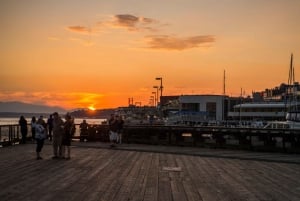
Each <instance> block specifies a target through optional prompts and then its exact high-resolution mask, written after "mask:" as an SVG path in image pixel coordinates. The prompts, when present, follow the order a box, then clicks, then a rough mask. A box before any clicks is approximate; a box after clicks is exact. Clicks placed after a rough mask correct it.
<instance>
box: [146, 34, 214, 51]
mask: <svg viewBox="0 0 300 201" xmlns="http://www.w3.org/2000/svg"><path fill="white" fill-rule="evenodd" d="M145 38H146V43H147V44H148V46H147V48H150V49H165V50H186V49H191V48H198V47H201V46H202V45H204V44H209V43H213V42H215V37H214V36H212V35H203V36H192V37H182V38H179V37H175V36H168V35H156V36H146V37H145Z"/></svg>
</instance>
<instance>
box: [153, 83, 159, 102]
mask: <svg viewBox="0 0 300 201" xmlns="http://www.w3.org/2000/svg"><path fill="white" fill-rule="evenodd" d="M153 88H154V89H156V94H157V98H156V100H157V105H158V90H159V86H153Z"/></svg>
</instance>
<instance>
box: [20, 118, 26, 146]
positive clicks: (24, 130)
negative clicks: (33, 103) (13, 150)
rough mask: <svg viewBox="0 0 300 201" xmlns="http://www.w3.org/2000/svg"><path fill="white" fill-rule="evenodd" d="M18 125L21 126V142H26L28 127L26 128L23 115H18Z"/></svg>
mask: <svg viewBox="0 0 300 201" xmlns="http://www.w3.org/2000/svg"><path fill="white" fill-rule="evenodd" d="M19 125H20V127H21V134H22V140H21V143H22V144H25V143H26V138H27V132H28V129H27V120H26V119H25V118H24V116H21V117H20V120H19Z"/></svg>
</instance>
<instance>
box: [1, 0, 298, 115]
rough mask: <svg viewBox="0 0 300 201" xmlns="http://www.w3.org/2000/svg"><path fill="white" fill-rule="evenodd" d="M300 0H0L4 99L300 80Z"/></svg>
mask: <svg viewBox="0 0 300 201" xmlns="http://www.w3.org/2000/svg"><path fill="white" fill-rule="evenodd" d="M299 8H300V1H298V0H289V1H286V0H273V1H268V0H253V1H248V0H221V1H214V0H165V1H160V0H152V1H137V0H129V1H122V0H112V1H98V0H87V1H81V0H60V1H57V0H44V1H40V0H26V1H19V0H3V1H0V11H1V12H0V25H1V33H0V36H1V46H0V53H1V54H0V65H1V73H0V101H23V102H27V103H38V104H45V105H51V106H54V105H55V106H61V107H64V108H66V109H72V108H87V107H89V106H93V107H95V108H110V107H118V106H127V104H128V98H133V100H134V103H135V102H142V105H148V104H149V99H150V96H152V95H153V94H152V92H155V91H156V89H153V86H154V85H159V83H160V82H159V81H157V80H155V78H156V77H162V78H163V85H164V92H163V95H181V94H221V93H222V90H223V71H224V70H226V93H227V95H232V96H237V95H239V94H240V91H241V88H242V89H243V91H245V94H246V95H251V92H252V91H261V90H264V89H265V88H272V87H275V86H277V85H279V84H281V83H283V82H285V83H286V82H287V80H288V70H289V62H290V54H291V53H293V54H294V64H295V74H296V80H297V81H298V80H299V73H300V71H299V70H298V69H299V58H300V37H299V36H300V26H299V25H300V12H299Z"/></svg>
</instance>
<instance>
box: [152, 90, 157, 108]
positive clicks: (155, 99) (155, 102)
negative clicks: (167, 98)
mask: <svg viewBox="0 0 300 201" xmlns="http://www.w3.org/2000/svg"><path fill="white" fill-rule="evenodd" d="M152 94H154V106H157V96H156V92H155V91H153V92H152Z"/></svg>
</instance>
